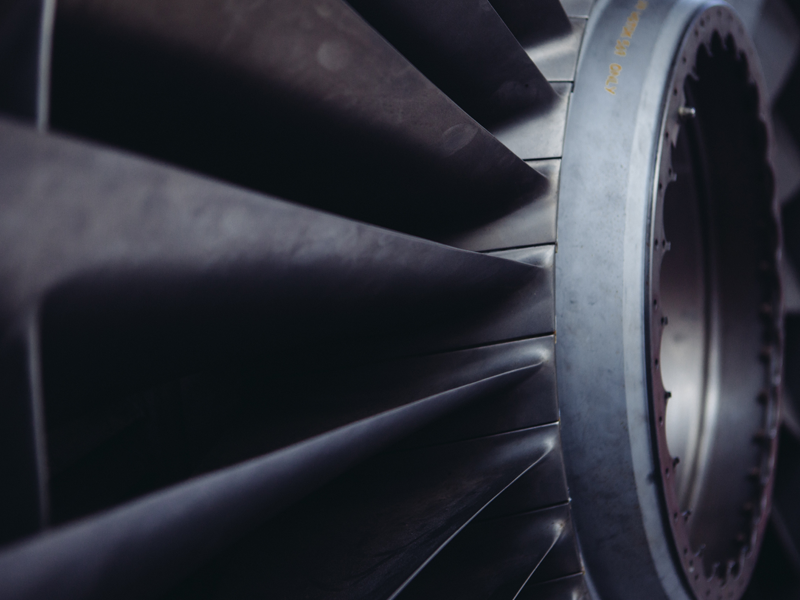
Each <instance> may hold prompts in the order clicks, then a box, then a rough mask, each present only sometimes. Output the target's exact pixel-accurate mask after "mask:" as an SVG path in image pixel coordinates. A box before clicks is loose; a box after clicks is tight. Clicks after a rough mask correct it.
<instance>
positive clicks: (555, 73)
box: [526, 17, 586, 81]
mask: <svg viewBox="0 0 800 600" xmlns="http://www.w3.org/2000/svg"><path fill="white" fill-rule="evenodd" d="M585 28H586V19H582V18H577V17H573V18H571V19H570V31H569V33H567V34H565V35H564V36H563V37H559V38H555V39H553V40H549V41H547V42H546V43H538V44H534V45H531V46H529V47H527V48H526V51H527V52H528V56H530V58H531V60H532V61H533V62H534V63H535V64H536V66H537V67H539V69H540V70H541V72H542V75H544V76H545V77H546V78H547V80H548V81H572V80H573V79H575V66H576V64H577V63H578V51H579V50H580V47H581V40H582V39H583V32H584V30H585Z"/></svg>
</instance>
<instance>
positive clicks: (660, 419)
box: [653, 11, 742, 600]
mask: <svg viewBox="0 0 800 600" xmlns="http://www.w3.org/2000/svg"><path fill="white" fill-rule="evenodd" d="M718 16H722V12H721V11H719V12H718ZM700 26H701V27H705V20H704V19H701V20H700ZM740 33H742V32H741V28H740ZM694 34H695V36H699V35H700V31H699V30H695V32H694ZM682 61H683V63H684V64H686V57H685V56H684V57H683V58H682ZM672 94H673V96H677V95H678V88H673V90H672ZM664 137H665V138H667V139H669V132H666V131H665V132H664ZM669 175H670V179H671V178H672V169H671V168H670V169H669ZM658 189H659V190H661V189H663V185H662V184H661V183H660V182H659V184H658ZM666 246H667V241H666V240H661V247H662V249H666ZM655 247H656V248H658V241H656V243H655ZM653 308H658V300H657V299H653ZM662 324H665V323H664V321H663V320H662ZM655 367H656V369H658V359H657V358H656V359H655ZM658 424H659V425H664V417H663V416H659V417H658ZM664 475H665V476H666V478H667V479H669V467H666V468H665V469H664ZM691 514H692V512H691V511H688V510H687V511H684V513H683V517H684V520H688V519H689V516H690V515H691ZM672 518H673V520H675V521H677V520H678V513H677V512H676V513H673V515H672ZM683 554H684V556H686V555H687V554H689V549H688V548H684V549H683ZM688 565H689V572H690V573H694V559H691V558H690V559H689V562H688ZM699 579H700V574H699V573H695V574H694V580H695V581H698V580H699ZM738 583H739V584H740V585H741V583H742V582H741V580H739V582H738ZM706 596H711V590H710V589H706ZM728 597H729V598H733V592H732V591H731V592H729V593H728ZM717 598H718V600H722V595H721V594H720V595H718V596H717Z"/></svg>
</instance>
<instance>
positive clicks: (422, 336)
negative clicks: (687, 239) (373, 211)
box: [0, 123, 554, 539]
mask: <svg viewBox="0 0 800 600" xmlns="http://www.w3.org/2000/svg"><path fill="white" fill-rule="evenodd" d="M0 164H3V166H4V177H3V178H2V179H0V197H2V198H3V203H2V204H1V205H0V246H1V247H2V252H0V276H2V279H3V282H4V285H3V287H2V289H1V290H0V306H2V312H0V327H1V328H2V332H3V334H4V335H5V336H6V339H14V338H13V336H12V335H11V334H12V333H13V332H16V331H24V332H29V331H33V332H34V333H33V334H30V335H31V338H30V340H28V338H24V337H23V338H19V339H21V340H22V341H20V342H19V343H17V345H16V346H13V345H7V346H6V347H5V348H4V349H3V352H4V357H5V358H4V360H3V363H2V365H0V367H1V368H0V374H2V376H3V377H4V379H5V380H6V381H7V382H8V385H9V389H13V390H17V391H18V392H19V393H18V394H16V396H14V397H17V396H18V397H19V401H18V402H16V403H15V402H11V401H9V402H7V403H5V404H4V405H3V410H4V411H6V413H5V414H6V416H8V418H9V420H7V421H5V420H4V421H3V422H4V427H8V428H9V430H8V431H12V429H13V431H15V433H14V435H9V436H7V437H4V443H6V444H13V446H14V447H13V448H8V449H7V450H8V452H7V453H5V454H3V456H5V457H6V460H4V461H2V465H0V469H3V470H4V473H6V474H7V475H8V478H7V479H6V480H5V481H7V482H14V483H13V485H12V484H11V483H9V486H11V487H12V488H14V490H15V492H14V494H9V495H7V497H6V500H5V501H6V502H9V503H11V504H13V506H14V507H16V508H14V513H13V514H15V515H18V518H15V519H9V520H8V521H9V522H13V521H15V520H16V521H17V522H18V523H19V524H20V525H19V526H20V527H22V524H24V523H27V525H25V526H24V527H23V529H24V530H25V531H24V532H30V531H31V530H32V529H35V523H34V522H36V523H38V517H37V513H38V512H39V511H40V510H41V506H43V501H42V500H40V499H39V497H40V495H41V494H42V491H41V489H40V485H39V483H38V482H39V481H40V480H42V478H43V477H44V475H43V474H42V472H41V469H40V470H39V471H35V470H33V471H31V470H27V469H26V470H24V471H22V470H20V469H21V468H22V466H24V465H28V466H30V465H32V464H41V461H43V457H42V456H41V447H43V442H42V441H41V432H39V430H38V429H37V427H39V425H37V419H36V415H37V414H38V412H37V411H39V410H40V409H39V408H37V407H40V406H43V402H44V400H43V399H42V393H44V398H46V406H45V407H44V408H46V412H47V416H48V420H59V419H63V418H65V417H68V416H69V415H71V414H77V413H80V412H81V411H84V410H85V409H86V408H87V407H88V406H91V405H92V404H93V403H97V402H101V401H103V400H104V399H107V398H108V397H109V396H111V397H114V396H117V397H118V396H120V395H124V394H125V393H127V392H130V391H134V390H137V389H142V388H143V387H146V386H148V385H153V384H155V383H157V382H159V381H162V380H163V379H164V378H169V377H175V376H176V375H181V374H185V373H192V372H193V371H195V370H197V369H200V368H204V367H208V366H209V365H213V366H218V365H220V364H222V365H224V364H236V363H237V362H239V361H241V360H242V359H243V357H248V356H250V357H252V356H258V357H260V359H261V360H272V361H274V362H275V363H276V364H285V363H291V360H293V359H296V361H297V363H298V364H310V363H312V362H313V361H315V360H325V361H326V362H330V361H331V360H332V359H331V358H330V357H331V356H333V359H335V360H342V359H343V357H348V356H351V357H353V358H351V359H349V360H356V358H355V357H356V356H361V357H362V358H361V360H363V359H364V357H365V356H368V357H370V360H373V361H374V360H377V359H378V358H383V359H387V358H390V357H393V356H398V355H408V354H412V353H420V352H433V351H442V350H447V349H456V348H460V347H468V346H478V345H482V344H487V343H494V342H499V341H504V340H509V339H516V338H520V337H529V336H535V335H543V334H549V333H552V331H553V328H554V323H553V307H552V303H553V297H552V290H553V283H552V278H553V265H552V248H549V247H544V248H538V249H535V250H532V251H530V252H529V256H530V259H529V260H528V262H529V264H525V263H524V262H520V261H517V260H507V259H504V258H500V257H494V256H487V255H481V254H475V253H471V252H465V251H461V250H455V249H452V248H447V247H444V246H440V245H438V244H434V243H432V242H427V241H423V240H418V239H413V238H409V237H408V236H404V235H401V234H396V233H392V232H389V231H386V230H381V229H378V228H375V227H371V226H368V225H364V224H359V223H355V222H352V221H347V220H344V219H341V218H338V217H334V216H331V215H326V214H322V213H318V212H315V211H312V210H309V209H306V208H302V207H298V206H295V205H291V204H287V203H283V202H280V201H276V200H273V199H270V198H267V197H264V196H261V195H258V194H255V193H251V192H247V191H243V190H241V189H237V188H234V187H231V186H228V185H224V184H219V183H215V182H213V181H209V180H207V179H205V178H202V177H198V176H195V175H190V174H186V173H183V172H180V171H178V170H176V169H169V168H166V167H163V166H158V165H153V164H152V163H150V162H148V161H144V160H141V159H136V158H132V157H129V156H126V155H124V154H121V153H117V152H111V151H107V150H100V149H95V148H90V147H87V146H84V145H80V144H76V143H75V142H71V141H67V140H63V139H58V138H57V137H55V136H42V135H39V134H36V133H35V132H34V131H32V130H30V129H28V128H25V127H20V126H17V125H11V124H8V123H0ZM31 319H33V321H32V322H31ZM28 327H32V329H26V328H28ZM25 335H29V334H28V333H26V334H25ZM26 340H28V341H30V344H28V341H26ZM10 343H11V342H8V344H10ZM42 390H43V392H42ZM26 461H27V462H26ZM32 472H38V475H36V476H32V475H30V473H32ZM26 473H27V474H26ZM8 506H9V510H11V508H10V506H11V505H10V504H9V505H8ZM37 507H38V508H37ZM9 514H11V513H9ZM15 531H16V530H15ZM21 533H23V531H22V530H20V531H16V533H13V532H12V533H9V534H8V536H6V539H10V538H11V537H14V536H15V535H18V534H21Z"/></svg>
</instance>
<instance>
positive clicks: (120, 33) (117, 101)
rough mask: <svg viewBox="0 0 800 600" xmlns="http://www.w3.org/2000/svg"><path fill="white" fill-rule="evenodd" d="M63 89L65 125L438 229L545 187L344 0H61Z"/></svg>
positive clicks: (241, 179) (55, 101)
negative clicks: (235, 0) (258, 0)
mask: <svg viewBox="0 0 800 600" xmlns="http://www.w3.org/2000/svg"><path fill="white" fill-rule="evenodd" d="M189 17H190V18H189ZM52 96H53V97H52V122H53V126H54V127H56V128H60V129H64V130H67V131H71V132H74V133H78V134H80V135H85V136H89V137H93V138H96V139H99V140H102V141H104V142H108V143H112V144H115V145H118V146H122V147H125V148H129V149H132V150H134V151H137V152H141V153H145V154H148V155H151V156H154V157H157V158H160V159H163V160H167V161H170V162H173V163H177V164H180V165H184V166H187V167H190V168H192V169H196V170H199V171H202V172H205V173H208V174H211V175H214V176H217V177H220V178H223V179H227V180H229V181H233V182H235V183H239V184H242V185H245V186H248V187H251V188H255V189H258V190H262V191H267V192H270V193H273V194H276V195H278V196H281V197H284V198H287V199H289V200H295V201H299V202H302V203H305V204H308V205H311V206H316V207H319V208H323V209H325V210H331V211H333V212H337V213H339V214H343V215H346V216H350V217H353V218H357V219H360V220H364V221H368V222H371V223H375V224H379V225H382V226H386V227H390V228H393V229H397V230H401V231H406V232H410V233H414V234H416V235H421V236H423V237H428V238H430V239H441V238H442V236H445V235H451V236H452V235H453V234H456V233H459V232H465V231H469V230H471V229H472V228H474V227H476V226H479V225H481V224H483V223H484V222H485V221H486V220H487V219H488V220H493V219H496V218H498V217H499V216H502V215H504V214H507V213H509V212H513V211H514V210H517V209H518V208H519V207H520V206H522V205H525V204H528V203H531V202H535V200H536V198H537V196H538V194H539V188H540V186H541V185H542V184H543V183H544V178H543V177H542V176H540V175H539V174H538V173H536V171H534V170H533V169H531V168H530V167H528V166H527V165H525V164H524V163H523V162H522V161H521V160H519V158H517V157H516V156H514V155H513V153H512V152H510V151H509V150H508V149H507V148H505V147H504V146H503V145H502V144H501V143H499V142H498V141H497V140H496V139H495V138H494V137H493V136H492V135H491V134H490V133H489V132H488V131H486V130H485V129H484V128H483V127H481V126H480V125H479V124H478V123H477V122H475V121H474V120H473V119H471V118H470V117H469V116H468V115H466V114H465V113H464V112H463V111H462V110H461V109H459V108H458V107H457V106H456V105H455V104H454V103H453V102H452V101H451V100H450V99H449V98H447V97H446V96H445V95H444V94H443V93H442V92H441V91H439V90H438V89H437V88H436V87H434V86H433V84H431V83H430V81H428V80H427V79H426V78H425V77H424V76H423V75H422V74H421V73H420V72H419V71H417V70H416V69H415V68H414V67H413V66H412V65H411V64H410V63H409V62H408V61H407V60H406V59H405V58H403V57H402V55H400V54H399V53H398V52H397V51H396V50H395V49H394V48H392V47H391V46H390V45H389V44H388V43H387V42H386V41H385V40H384V39H383V38H382V37H381V36H380V35H379V34H378V33H377V32H375V31H374V30H373V29H372V28H371V27H370V26H369V25H368V24H367V23H365V22H364V21H363V20H362V19H361V17H359V16H358V15H357V14H356V13H355V12H354V11H353V10H352V9H351V8H350V7H349V6H347V5H346V4H345V3H344V2H343V1H342V0H323V1H322V3H321V4H320V3H319V2H317V3H312V2H311V1H310V0H301V1H297V0H270V1H269V2H265V3H258V4H245V3H238V4H236V3H235V4H233V5H231V4H230V3H229V2H226V1H225V0H207V1H206V2H204V3H203V4H202V5H198V4H197V2H195V1H193V0H180V1H178V2H169V3H163V2H157V1H155V0H149V1H134V0H125V1H122V2H115V3H113V4H103V3H99V4H97V3H87V2H83V1H81V0H65V1H64V2H59V4H58V13H57V21H56V29H55V40H54V63H53V94H52ZM165 98H168V99H169V100H168V101H164V99H165ZM534 136H536V134H534ZM534 158H535V157H534ZM552 241H553V240H536V239H534V238H532V237H531V238H530V239H529V240H528V242H527V243H526V245H528V244H536V243H548V242H552ZM480 249H487V248H480Z"/></svg>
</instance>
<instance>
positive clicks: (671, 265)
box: [647, 8, 782, 597]
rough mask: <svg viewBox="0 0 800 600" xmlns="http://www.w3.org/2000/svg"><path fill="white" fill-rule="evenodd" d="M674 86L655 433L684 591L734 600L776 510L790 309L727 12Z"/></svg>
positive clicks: (666, 138) (667, 141)
mask: <svg viewBox="0 0 800 600" xmlns="http://www.w3.org/2000/svg"><path fill="white" fill-rule="evenodd" d="M668 89H671V93H669V96H668V97H669V100H668V102H667V106H666V109H665V112H664V115H665V116H664V122H663V125H662V128H661V135H660V136H659V139H660V140H661V148H660V151H659V153H660V160H659V164H658V171H657V184H656V190H655V193H654V201H653V208H652V224H651V227H652V229H651V234H650V244H649V247H650V252H651V255H650V266H649V276H650V282H649V292H648V302H647V306H648V314H649V317H650V318H649V331H648V336H649V340H650V349H649V353H648V355H649V363H650V367H649V369H650V373H649V380H650V385H651V397H652V403H653V404H652V405H653V416H652V423H653V425H654V431H655V437H656V441H657V446H658V462H659V465H660V469H659V470H660V473H661V483H662V486H663V489H664V494H665V498H666V508H667V514H668V518H669V522H670V526H671V529H672V534H673V537H674V539H675V549H676V551H677V554H678V556H679V557H680V562H681V565H682V566H683V570H684V573H685V575H686V578H687V580H688V581H689V583H690V585H691V587H692V589H693V590H694V593H695V595H696V596H698V597H703V596H704V595H705V596H709V595H711V594H714V593H718V591H722V593H724V594H725V595H726V596H728V597H740V596H741V595H742V594H743V593H744V591H745V588H746V587H747V584H748V582H749V580H750V577H751V575H752V571H753V569H754V567H755V561H756V558H757V556H758V551H759V547H760V545H761V543H762V540H763V536H764V531H765V528H766V523H767V519H768V515H769V510H770V505H771V495H772V485H773V479H774V467H775V458H776V451H777V426H778V404H779V399H780V382H781V368H782V365H781V362H782V360H781V356H782V339H781V333H780V330H781V321H782V312H781V311H782V306H781V291H780V287H779V263H778V257H779V248H780V239H779V233H778V219H777V206H776V201H775V198H774V186H773V175H772V170H771V165H770V158H771V155H772V148H771V139H772V135H771V130H770V127H769V110H768V106H769V103H768V98H769V95H768V92H767V87H766V84H765V82H764V79H763V76H762V75H761V73H760V71H759V66H758V58H757V55H756V53H755V49H754V47H753V45H752V42H751V41H750V40H749V39H748V37H747V36H746V35H745V31H744V25H743V24H742V23H741V22H740V21H739V20H738V19H737V18H736V16H735V14H734V13H732V11H730V10H727V9H724V8H710V9H707V10H706V11H704V12H702V13H700V14H699V15H698V16H697V17H696V18H695V19H694V21H693V22H692V23H691V25H690V27H689V29H688V35H687V36H686V40H685V41H684V43H683V45H682V47H681V50H680V52H679V53H678V55H677V57H676V60H675V67H674V69H673V72H672V79H671V82H670V85H669V88H668ZM689 107H690V108H692V109H694V110H691V111H690V110H688V108H689ZM682 109H683V110H682ZM732 165H735V167H734V168H733V169H732V168H731V167H732ZM673 316H674V317H673ZM670 317H673V318H672V319H671V318H670ZM673 323H674V325H675V327H673ZM671 386H672V387H671ZM673 387H674V389H673Z"/></svg>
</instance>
